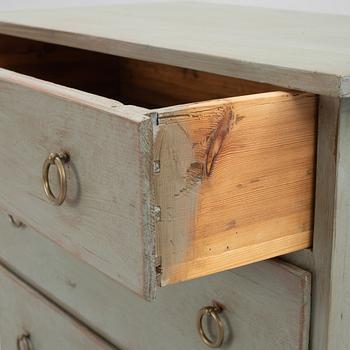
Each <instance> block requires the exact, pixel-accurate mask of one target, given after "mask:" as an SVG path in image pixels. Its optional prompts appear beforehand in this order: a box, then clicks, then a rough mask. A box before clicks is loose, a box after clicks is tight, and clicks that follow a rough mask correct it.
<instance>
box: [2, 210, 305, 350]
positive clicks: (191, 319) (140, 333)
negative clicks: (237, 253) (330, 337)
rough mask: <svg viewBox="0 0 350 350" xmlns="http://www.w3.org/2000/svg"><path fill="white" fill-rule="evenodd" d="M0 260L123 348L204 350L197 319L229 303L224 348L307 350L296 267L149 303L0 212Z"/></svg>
mask: <svg viewBox="0 0 350 350" xmlns="http://www.w3.org/2000/svg"><path fill="white" fill-rule="evenodd" d="M0 242H1V244H0V256H1V257H2V260H3V261H5V262H6V263H7V264H8V265H9V266H11V269H14V270H15V271H16V273H18V274H20V275H21V276H23V277H25V278H27V279H28V280H30V281H31V283H33V284H34V285H35V286H38V287H40V289H41V290H42V291H44V292H45V293H46V294H47V295H49V296H50V298H53V299H54V300H55V301H57V302H58V303H61V304H62V305H64V307H65V308H66V309H68V310H69V311H70V312H72V313H74V315H76V316H77V317H79V318H80V319H82V320H84V322H85V323H87V324H88V325H89V326H91V327H92V328H94V329H96V330H97V331H98V332H100V333H101V334H102V335H103V336H104V337H105V338H107V339H108V340H110V341H111V342H113V343H114V344H116V345H117V346H118V347H119V348H120V349H125V350H164V349H167V350H178V349H186V350H189V349H191V350H203V349H206V346H205V345H204V344H202V343H201V341H200V339H199V337H198V334H197V332H196V326H195V322H196V316H197V312H198V310H199V309H200V308H201V307H203V306H204V305H208V304H211V302H212V300H213V299H215V300H216V301H219V302H221V303H223V304H224V306H225V311H224V313H223V314H222V315H221V317H222V319H223V321H224V325H225V334H226V336H225V343H224V345H223V346H222V347H221V349H223V350H229V349H230V350H252V349H254V350H271V349H278V350H308V335H309V332H308V329H309V315H310V302H311V301H310V287H311V286H310V282H311V276H310V274H309V273H308V272H306V271H303V270H301V269H299V268H298V267H295V266H291V265H287V264H285V263H281V262H280V261H266V262H262V263H258V264H253V265H250V266H246V267H244V268H239V269H235V270H232V271H226V272H224V273H219V274H215V275H212V276H209V277H206V278H204V279H198V280H193V281H190V282H186V283H181V284H177V285H174V286H171V287H165V288H160V289H159V292H158V296H157V299H156V301H155V302H153V303H147V302H145V301H144V300H142V299H140V298H138V297H137V296H135V295H133V294H132V293H130V291H129V290H127V289H125V288H124V287H122V286H120V285H119V284H118V283H115V282H114V281H112V280H111V279H109V278H107V277H106V276H104V275H102V274H100V273H98V272H96V271H94V270H93V269H91V268H90V267H89V266H88V265H86V264H84V263H83V262H81V261H79V260H78V259H77V258H75V257H73V256H71V255H69V254H68V253H67V252H65V251H63V250H62V249H61V248H60V247H58V246H56V245H55V244H53V243H52V242H51V241H49V240H47V239H43V237H41V236H40V235H39V234H38V233H37V232H35V231H33V230H31V229H30V228H28V227H27V228H20V229H16V228H15V227H13V226H12V225H11V224H10V222H9V220H8V218H7V216H6V213H0Z"/></svg>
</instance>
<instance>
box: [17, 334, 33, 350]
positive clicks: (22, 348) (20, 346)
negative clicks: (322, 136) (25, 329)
mask: <svg viewBox="0 0 350 350" xmlns="http://www.w3.org/2000/svg"><path fill="white" fill-rule="evenodd" d="M17 350H33V347H32V343H31V341H30V335H29V334H22V335H21V336H19V337H18V338H17Z"/></svg>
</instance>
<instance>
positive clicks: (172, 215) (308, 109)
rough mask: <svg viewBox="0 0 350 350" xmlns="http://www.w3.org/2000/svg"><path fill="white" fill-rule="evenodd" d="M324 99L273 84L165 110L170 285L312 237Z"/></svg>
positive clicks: (164, 217) (159, 151) (163, 174)
mask: <svg viewBox="0 0 350 350" xmlns="http://www.w3.org/2000/svg"><path fill="white" fill-rule="evenodd" d="M316 105H317V98H316V97H315V96H314V95H310V94H303V93H287V92H272V93H263V94H257V95H250V96H243V97H235V98H229V99H221V100H213V101H208V102H201V103H194V104H188V105H183V106H177V107H172V108H166V109H162V110H158V113H159V121H160V126H159V130H158V132H157V138H156V141H155V159H156V160H157V161H159V163H160V172H159V174H158V176H156V177H155V188H156V202H157V205H159V207H160V208H161V220H160V222H159V223H158V227H157V228H158V232H159V241H160V248H159V249H160V253H161V255H162V267H163V273H162V282H161V283H162V285H166V284H170V283H175V282H178V281H183V280H188V279H192V278H195V277H199V276H204V275H207V274H211V273H214V272H218V271H223V270H227V269H230V268H234V267H238V266H241V265H247V264H250V263H252V262H256V261H260V260H264V259H267V258H271V257H275V256H279V255H281V254H284V253H288V252H292V251H296V250H300V249H303V248H307V247H309V246H310V245H311V238H312V222H313V198H314V166H315V137H316V136H315V135H316Z"/></svg>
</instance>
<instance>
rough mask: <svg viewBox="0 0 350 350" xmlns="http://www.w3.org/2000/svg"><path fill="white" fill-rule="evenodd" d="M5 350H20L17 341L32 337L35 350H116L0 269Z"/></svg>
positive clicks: (0, 321)
mask: <svg viewBox="0 0 350 350" xmlns="http://www.w3.org/2000/svg"><path fill="white" fill-rule="evenodd" d="M0 311H1V318H0V339H1V347H2V348H3V349H6V350H17V346H16V340H17V337H19V336H21V335H22V334H24V333H27V334H28V333H29V334H30V341H31V344H32V347H33V348H34V349H35V350H47V349H50V350H62V349H74V350H83V349H84V350H96V349H101V350H113V349H114V350H116V348H115V347H113V346H112V345H109V344H108V343H107V342H105V341H103V340H102V339H101V338H99V337H98V336H96V335H95V334H94V333H92V332H91V331H89V330H88V329H87V328H86V327H85V326H83V325H82V324H81V323H79V322H78V321H76V320H74V319H72V318H71V317H69V316H68V315H67V314H66V313H65V312H63V311H62V310H61V309H59V308H58V307H57V306H55V305H54V304H52V303H50V302H49V301H48V300H47V299H46V298H44V297H43V296H41V295H40V294H39V293H37V292H36V291H35V290H33V289H32V288H30V287H29V286H28V285H26V284H24V283H23V282H22V281H21V280H19V279H18V278H17V277H15V276H14V275H12V274H11V273H10V272H9V271H7V270H6V269H5V268H4V267H3V266H0Z"/></svg>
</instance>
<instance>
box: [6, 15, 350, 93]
mask: <svg viewBox="0 0 350 350" xmlns="http://www.w3.org/2000/svg"><path fill="white" fill-rule="evenodd" d="M0 33H2V34H7V35H12V36H17V37H21V38H27V39H32V40H38V41H43V42H48V43H52V44H58V45H64V46H70V47H76V48H80V49H86V43H87V42H88V43H89V50H92V51H96V52H102V53H107V54H112V55H118V56H122V57H128V58H134V59H140V60H145V61H149V62H156V63H163V64H169V65H173V66H177V67H183V68H188V69H196V70H200V71H203V72H208V73H215V74H221V75H225V76H229V77H235V78H241V79H247V80H252V81H257V82H260V83H268V84H273V85H277V86H281V87H284V88H288V89H297V90H302V91H308V92H312V93H316V94H323V95H329V96H341V94H342V89H341V77H340V76H337V75H336V74H332V73H324V72H315V71H310V70H303V69H295V68H290V67H281V66H276V65H271V64H267V63H256V62H249V61H242V60H239V59H235V58H226V57H219V56H212V55H208V54H204V53H198V52H191V51H184V50H181V51H180V50H175V49H169V48H163V47H157V46H152V45H146V44H141V43H135V42H128V41H123V40H118V39H112V38H103V37H98V36H94V35H90V34H83V33H73V32H68V31H62V30H57V29H55V30H54V29H49V28H45V27H35V26H29V25H24V24H15V23H11V22H6V21H0ZM184 57H185V58H186V59H185V60H184ZM262 71H264V74H263V75H264V77H262V76H261V75H262V74H261V72H262ZM349 93H350V90H349Z"/></svg>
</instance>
